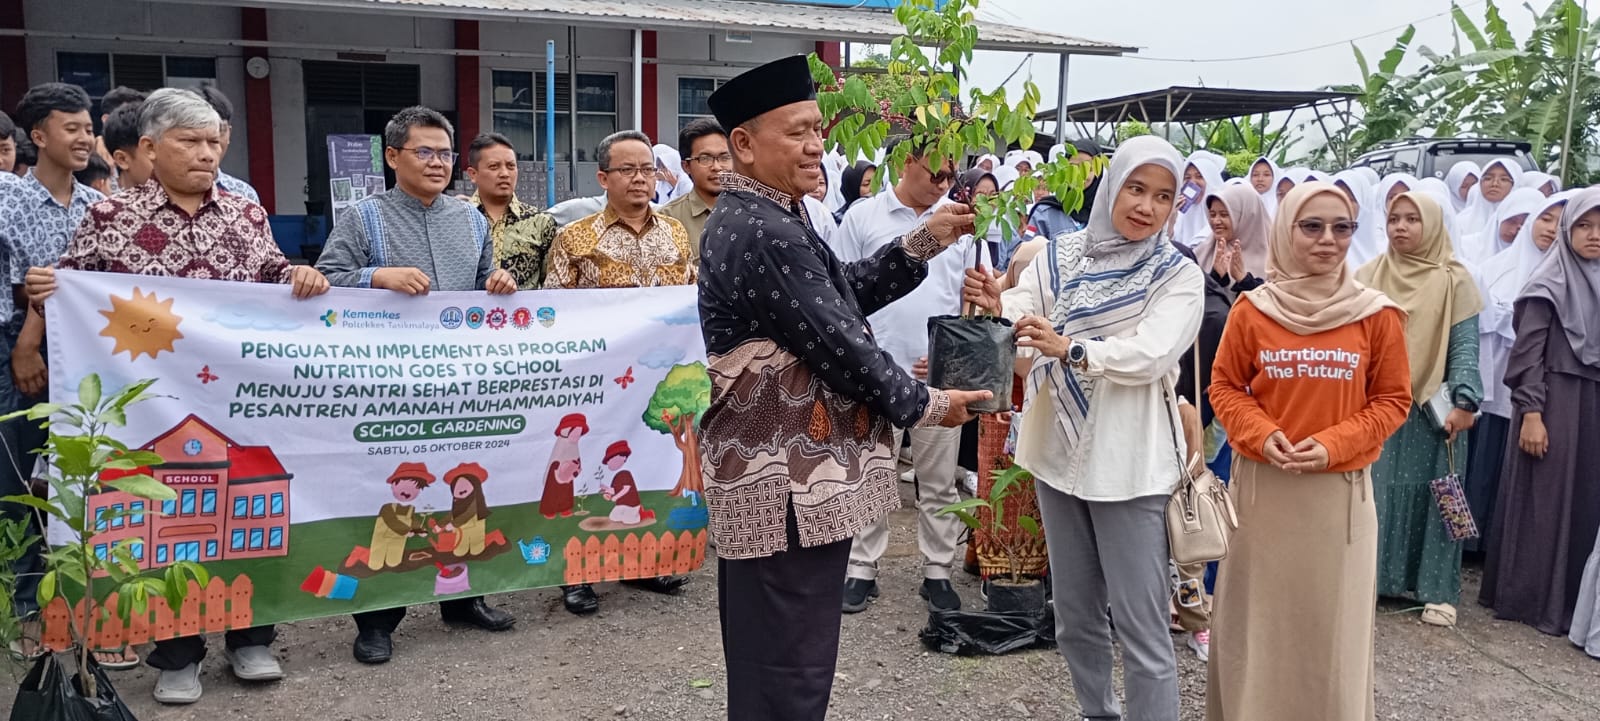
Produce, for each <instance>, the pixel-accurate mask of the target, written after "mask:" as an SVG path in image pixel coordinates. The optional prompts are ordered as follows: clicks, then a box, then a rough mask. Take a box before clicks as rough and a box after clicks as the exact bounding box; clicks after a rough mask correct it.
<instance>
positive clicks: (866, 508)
mask: <svg viewBox="0 0 1600 721" xmlns="http://www.w3.org/2000/svg"><path fill="white" fill-rule="evenodd" d="M815 97H816V93H815V87H814V86H813V84H812V81H811V76H810V72H809V71H808V69H807V65H806V60H805V59H804V58H802V57H791V58H787V59H784V60H779V61H777V62H774V63H770V64H768V65H765V66H762V67H760V68H757V69H755V70H751V71H749V72H747V73H745V74H744V75H741V76H739V77H738V78H735V79H733V80H731V81H729V82H728V83H727V84H726V85H724V86H723V87H722V88H721V89H720V90H718V91H717V92H716V93H715V94H713V95H712V97H711V101H710V104H711V110H712V112H714V113H715V114H716V116H717V120H718V121H719V122H721V123H722V126H723V127H724V128H728V129H729V130H730V134H729V146H730V149H731V150H732V152H733V156H734V171H735V172H733V173H730V174H728V175H727V176H725V177H724V178H723V182H722V193H721V195H720V196H719V197H718V199H717V204H716V208H715V209H714V210H713V211H712V213H711V217H710V219H709V220H708V221H707V223H706V229H705V234H704V236H703V237H702V248H701V250H702V254H701V259H700V266H701V269H702V271H703V272H702V273H701V275H700V319H701V329H702V333H703V334H704V336H705V341H706V350H707V352H708V354H709V356H710V361H711V367H710V375H711V382H712V399H711V407H710V409H709V410H708V411H707V413H706V414H705V417H704V419H703V420H702V422H701V438H702V444H703V445H702V461H703V462H702V467H703V468H704V473H705V485H706V501H707V504H708V507H709V510H710V513H711V534H712V537H713V538H714V539H715V540H716V545H717V555H718V556H719V557H720V558H719V561H718V573H717V584H718V589H717V593H718V606H719V609H720V615H721V620H722V645H723V653H724V654H725V657H726V661H727V668H728V718H730V719H737V720H740V721H742V720H743V719H763V720H764V721H821V720H822V719H823V718H824V717H825V716H826V715H827V709H828V697H829V694H830V692H831V690H832V684H833V673H834V665H835V662H836V660H837V657H838V650H839V618H840V604H841V601H842V598H843V586H842V585H841V581H842V579H843V578H844V572H845V564H846V563H847V561H848V559H849V555H850V538H851V537H852V536H853V535H855V533H856V532H857V531H859V530H861V529H862V528H863V527H865V526H867V525H868V524H870V523H873V522H875V521H877V520H879V519H881V518H883V517H884V516H886V515H888V513H889V512H890V511H891V510H893V509H895V508H897V507H898V506H899V505H900V498H899V491H898V490H897V489H896V480H897V478H898V474H897V473H896V472H895V457H896V453H895V449H893V448H892V447H891V442H890V441H891V439H892V438H893V434H892V433H891V430H890V428H891V426H894V427H900V428H909V427H914V426H925V425H944V426H960V425H962V424H963V423H965V422H967V421H968V420H971V418H972V414H970V413H969V412H968V411H967V404H968V403H971V402H976V401H977V400H979V399H987V398H988V395H989V394H988V393H987V392H963V391H948V392H947V391H939V390H932V389H929V388H928V387H926V386H924V385H923V384H921V383H919V382H917V381H916V380H914V379H912V378H911V376H910V374H908V373H906V372H905V371H903V370H901V369H900V367H899V365H898V364H896V363H895V361H894V359H892V358H890V357H889V355H888V354H887V353H885V352H883V350H881V349H880V348H878V346H877V345H876V344H875V343H874V342H873V339H872V331H871V328H869V327H868V325H867V320H866V318H867V314H868V313H871V312H873V311H875V310H877V309H879V308H882V307H884V306H885V305H888V304H889V303H890V302H892V301H894V300H895V299H897V298H899V297H901V296H904V295H905V294H906V293H908V292H910V291H911V290H912V289H913V288H915V287H916V286H917V284H918V283H920V282H921V281H922V279H923V277H924V276H925V275H926V272H927V271H926V266H925V263H926V261H927V259H928V258H930V257H932V256H934V255H936V254H938V253H939V251H941V250H943V248H944V247H945V246H948V245H950V244H951V243H954V242H955V241H956V240H957V239H958V238H959V237H960V236H961V235H962V234H963V233H970V232H972V231H971V226H972V221H973V216H972V215H971V210H970V209H969V208H967V207H966V206H955V205H952V206H950V207H948V208H945V209H943V210H942V211H941V212H939V213H938V214H936V215H935V216H933V217H931V218H929V219H928V220H927V222H926V223H924V224H922V225H919V226H918V227H917V228H916V229H914V230H912V231H911V232H910V233H908V234H907V235H906V236H905V237H903V238H901V239H900V240H899V241H897V242H894V243H890V244H888V245H886V246H884V247H883V248H881V249H879V250H878V252H876V253H874V254H873V255H872V256H870V257H868V258H865V259H863V260H861V261H859V262H856V263H852V264H849V265H845V264H841V263H840V262H839V261H838V260H837V259H836V258H835V257H834V255H833V253H832V252H831V251H829V250H828V248H827V246H826V245H825V244H824V243H823V242H822V240H821V239H820V238H818V237H817V235H816V233H815V232H814V231H813V230H812V228H811V224H810V221H809V218H808V217H807V211H806V207H805V205H804V203H803V200H802V198H803V197H804V196H805V194H806V193H808V192H810V191H811V190H813V189H814V188H816V185H817V183H818V181H819V179H820V176H821V173H822V170H821V167H822V165H821V164H822V152H823V146H822V135H821V128H822V115H821V113H820V112H819V111H818V108H817V103H816V100H815Z"/></svg>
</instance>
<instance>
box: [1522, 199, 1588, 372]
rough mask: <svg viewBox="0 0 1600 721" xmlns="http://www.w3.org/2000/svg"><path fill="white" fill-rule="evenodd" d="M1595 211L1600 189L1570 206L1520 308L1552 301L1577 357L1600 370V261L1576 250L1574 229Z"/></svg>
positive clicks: (1573, 201) (1524, 292) (1524, 290)
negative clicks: (1539, 300)
mask: <svg viewBox="0 0 1600 721" xmlns="http://www.w3.org/2000/svg"><path fill="white" fill-rule="evenodd" d="M1595 208H1600V190H1597V189H1590V190H1585V191H1583V192H1581V193H1579V194H1578V195H1577V197H1575V198H1573V199H1572V200H1571V201H1570V202H1568V203H1567V209H1566V212H1565V213H1563V214H1562V216H1561V234H1560V235H1559V236H1558V237H1557V238H1556V247H1552V248H1551V249H1550V252H1549V253H1547V254H1546V255H1545V257H1544V260H1543V261H1541V262H1540V263H1539V265H1538V266H1537V267H1535V268H1534V269H1533V273H1532V274H1531V275H1530V276H1529V277H1528V284H1527V285H1526V286H1525V287H1523V289H1522V295H1521V297H1519V298H1518V299H1517V304H1518V305H1521V304H1522V302H1523V301H1525V300H1528V299H1530V298H1543V299H1545V300H1547V301H1550V304H1551V305H1552V306H1554V307H1555V311H1556V318H1557V319H1558V320H1559V322H1560V323H1561V329H1562V330H1563V331H1564V332H1565V333H1566V335H1567V342H1568V343H1570V344H1572V352H1573V354H1574V355H1576V356H1578V360H1579V361H1581V362H1583V364H1584V365H1586V366H1591V367H1596V368H1600V260H1587V259H1585V258H1583V257H1581V256H1579V255H1578V253H1577V251H1575V250H1573V249H1572V226H1573V225H1575V224H1576V223H1577V222H1578V219H1579V218H1582V217H1583V214H1584V213H1587V212H1589V211H1591V210H1594V209H1595Z"/></svg>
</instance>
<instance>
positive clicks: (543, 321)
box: [538, 305, 556, 328]
mask: <svg viewBox="0 0 1600 721" xmlns="http://www.w3.org/2000/svg"><path fill="white" fill-rule="evenodd" d="M538 316H539V325H542V326H544V327H546V328H549V327H550V326H553V325H555V324H556V309H555V308H551V307H550V306H548V305H547V306H545V307H543V308H540V309H539V313H538Z"/></svg>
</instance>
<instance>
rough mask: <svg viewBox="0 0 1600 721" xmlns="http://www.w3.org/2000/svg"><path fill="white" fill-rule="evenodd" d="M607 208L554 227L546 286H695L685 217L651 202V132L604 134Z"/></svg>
mask: <svg viewBox="0 0 1600 721" xmlns="http://www.w3.org/2000/svg"><path fill="white" fill-rule="evenodd" d="M595 156H596V160H599V161H600V171H599V178H600V187H602V188H604V189H605V192H606V207H605V209H604V210H601V211H600V212H599V213H596V214H594V215H591V216H589V217H587V218H582V219H579V220H578V221H576V222H574V223H572V224H571V225H568V226H565V227H563V228H562V229H561V230H560V231H559V232H558V233H556V242H555V244H554V245H553V246H552V247H551V249H550V260H549V262H548V263H547V264H546V268H545V271H546V272H545V279H544V287H546V288H649V287H653V286H658V285H692V284H694V283H695V281H696V280H698V279H699V268H698V267H696V266H695V264H694V263H693V261H692V258H693V256H694V252H693V250H692V249H691V247H690V244H689V233H688V231H687V230H685V229H684V227H683V224H682V223H679V222H678V221H676V220H673V219H672V218H668V217H666V216H663V215H658V214H657V213H656V212H655V211H654V210H652V209H651V207H650V199H651V198H652V197H653V196H654V193H655V177H656V176H655V155H654V154H653V153H652V152H651V150H650V138H649V136H646V135H645V134H644V133H641V132H638V131H636V130H624V131H622V132H620V133H616V134H614V135H611V136H609V137H607V138H606V139H605V140H602V141H600V147H599V148H598V150H597V152H596V153H595Z"/></svg>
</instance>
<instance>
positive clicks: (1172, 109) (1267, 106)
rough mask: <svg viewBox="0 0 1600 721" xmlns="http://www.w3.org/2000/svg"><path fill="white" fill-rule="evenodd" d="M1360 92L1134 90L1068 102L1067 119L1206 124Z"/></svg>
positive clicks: (1051, 116) (1050, 114)
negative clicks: (1105, 97)
mask: <svg viewBox="0 0 1600 721" xmlns="http://www.w3.org/2000/svg"><path fill="white" fill-rule="evenodd" d="M1357 97H1359V96H1357V95H1354V94H1351V93H1337V92H1332V91H1325V90H1309V91H1300V90H1230V89H1226V88H1194V87H1184V86H1174V87H1170V88H1167V89H1165V90H1153V91H1150V92H1146V93H1135V94H1133V95H1124V96H1122V97H1117V98H1109V99H1106V100H1091V101H1089V102H1085V103H1073V104H1072V105H1068V106H1067V121H1068V122H1072V123H1101V122H1122V121H1125V120H1142V121H1144V122H1146V123H1203V122H1206V121H1210V120H1227V119H1230V118H1237V117H1241V116H1244V115H1260V114H1262V113H1277V112H1284V111H1289V110H1297V109H1300V108H1306V107H1311V106H1313V105H1321V104H1324V103H1334V102H1339V101H1344V100H1351V99H1354V98H1357ZM1056 115H1057V110H1056V109H1050V110H1045V111H1043V112H1040V113H1039V115H1038V117H1037V119H1038V120H1040V121H1047V122H1048V121H1054V120H1055V119H1056Z"/></svg>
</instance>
